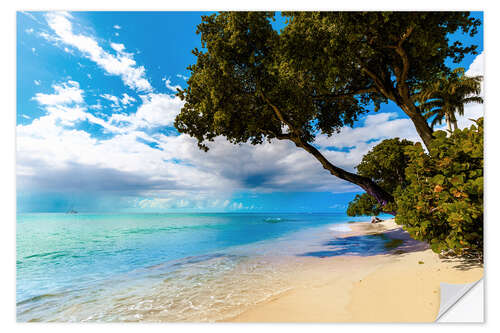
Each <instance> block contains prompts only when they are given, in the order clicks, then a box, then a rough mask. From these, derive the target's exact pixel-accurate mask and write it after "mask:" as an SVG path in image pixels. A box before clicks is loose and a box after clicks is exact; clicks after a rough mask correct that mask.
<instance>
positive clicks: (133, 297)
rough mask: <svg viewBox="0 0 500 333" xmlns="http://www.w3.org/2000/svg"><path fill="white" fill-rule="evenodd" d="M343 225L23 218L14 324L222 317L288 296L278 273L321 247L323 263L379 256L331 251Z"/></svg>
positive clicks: (219, 217)
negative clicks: (331, 259) (338, 258)
mask: <svg viewBox="0 0 500 333" xmlns="http://www.w3.org/2000/svg"><path fill="white" fill-rule="evenodd" d="M365 219H366V218H361V219H358V220H365ZM349 220H352V218H348V217H347V216H345V215H344V214H100V215H96V214H77V215H67V214H20V215H18V221H17V319H18V321H215V320H220V319H222V318H223V317H224V316H229V315H236V314H237V313H238V312H240V311H241V310H242V309H244V308H245V307H246V306H249V305H251V304H254V303H256V302H259V301H262V300H264V299H266V298H268V297H271V296H272V295H274V294H276V293H280V292H282V291H284V290H286V289H287V288H288V285H289V284H288V281H287V280H286V276H287V274H284V271H285V270H287V269H289V266H288V265H287V263H288V262H291V261H293V258H300V257H302V256H308V255H315V253H319V252H321V251H325V249H327V251H330V252H329V253H328V254H327V255H326V256H331V255H335V254H334V252H332V251H336V250H337V251H339V249H340V252H338V253H341V254H358V255H359V253H360V252H363V251H365V250H366V251H367V253H368V252H370V249H372V250H373V248H374V247H376V248H377V249H380V250H381V251H382V249H383V247H384V245H383V244H385V243H386V240H384V239H362V238H361V239H355V240H354V239H352V240H350V241H349V240H348V241H343V243H342V241H340V242H341V243H338V244H337V243H336V244H333V243H332V244H328V242H339V240H338V239H336V238H335V237H334V236H333V235H334V232H335V231H332V230H329V229H330V228H333V229H335V227H338V228H339V229H338V230H337V231H336V232H341V231H342V230H345V225H344V224H345V223H346V222H347V221H349ZM365 243H366V244H368V245H366V246H364V245H363V244H365ZM325 246H326V248H325ZM328 246H329V247H328ZM363 246H364V247H363ZM354 248H357V249H358V250H353V249H354ZM356 251H357V252H356ZM338 255H340V254H338ZM317 256H322V255H317Z"/></svg>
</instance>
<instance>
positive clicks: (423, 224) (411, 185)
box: [394, 118, 483, 257]
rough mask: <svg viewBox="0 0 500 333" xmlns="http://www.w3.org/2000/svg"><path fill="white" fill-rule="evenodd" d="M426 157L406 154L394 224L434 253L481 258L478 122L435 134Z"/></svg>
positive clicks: (415, 149)
mask: <svg viewBox="0 0 500 333" xmlns="http://www.w3.org/2000/svg"><path fill="white" fill-rule="evenodd" d="M434 137H435V139H434V140H433V141H432V143H431V147H430V151H429V153H425V152H424V150H423V149H422V146H421V145H420V144H419V143H416V144H415V145H413V146H409V147H407V148H406V154H407V156H408V157H409V164H408V167H407V168H406V180H407V181H408V185H407V186H406V187H404V188H399V189H398V190H397V191H396V192H395V193H394V196H395V200H396V204H397V215H396V223H398V224H400V225H402V226H403V227H404V229H405V230H406V231H408V232H409V233H410V235H411V236H412V237H413V238H415V239H418V240H422V241H426V242H428V243H429V244H430V246H431V248H432V250H433V251H434V252H437V253H441V252H447V253H450V254H456V255H465V254H474V255H479V256H481V257H482V252H483V118H479V119H478V120H477V121H476V125H472V126H471V127H470V128H468V129H463V130H455V131H454V132H453V133H452V135H451V136H450V137H446V132H443V131H437V132H435V133H434Z"/></svg>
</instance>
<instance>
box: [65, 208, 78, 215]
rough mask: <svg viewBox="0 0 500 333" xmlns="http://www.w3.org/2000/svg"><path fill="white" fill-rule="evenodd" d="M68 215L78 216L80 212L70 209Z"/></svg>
mask: <svg viewBox="0 0 500 333" xmlns="http://www.w3.org/2000/svg"><path fill="white" fill-rule="evenodd" d="M66 214H78V212H77V211H76V210H74V209H70V210H68V211H67V212H66Z"/></svg>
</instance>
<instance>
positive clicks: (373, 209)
mask: <svg viewBox="0 0 500 333" xmlns="http://www.w3.org/2000/svg"><path fill="white" fill-rule="evenodd" d="M380 213H382V208H381V207H380V205H379V203H378V202H377V200H375V199H374V198H373V197H372V196H371V195H368V194H366V193H363V194H356V196H355V197H354V199H353V200H352V201H351V202H349V206H348V207H347V215H348V216H363V215H372V216H377V215H379V214H380Z"/></svg>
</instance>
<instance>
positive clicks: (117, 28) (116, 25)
mask: <svg viewBox="0 0 500 333" xmlns="http://www.w3.org/2000/svg"><path fill="white" fill-rule="evenodd" d="M113 28H115V29H116V30H120V29H121V28H122V27H120V26H119V25H118V24H115V25H114V26H113Z"/></svg>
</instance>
